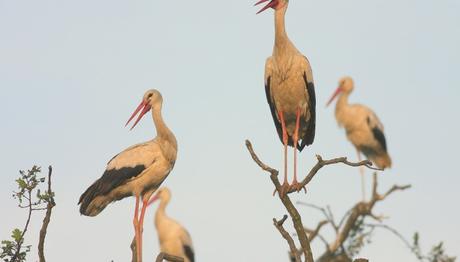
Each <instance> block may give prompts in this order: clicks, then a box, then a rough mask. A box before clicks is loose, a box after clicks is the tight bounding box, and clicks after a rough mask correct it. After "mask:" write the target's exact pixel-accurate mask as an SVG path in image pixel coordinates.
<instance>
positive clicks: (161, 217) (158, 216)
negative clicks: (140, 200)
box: [155, 199, 169, 227]
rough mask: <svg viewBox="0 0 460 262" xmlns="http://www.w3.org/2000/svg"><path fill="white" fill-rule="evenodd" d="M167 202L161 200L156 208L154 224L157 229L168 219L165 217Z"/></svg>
mask: <svg viewBox="0 0 460 262" xmlns="http://www.w3.org/2000/svg"><path fill="white" fill-rule="evenodd" d="M168 203H169V200H166V199H162V200H161V202H160V205H159V206H158V209H157V212H156V213H155V224H156V226H157V227H158V226H159V224H161V223H162V222H163V221H165V219H167V218H168V216H167V215H166V206H167V205H168Z"/></svg>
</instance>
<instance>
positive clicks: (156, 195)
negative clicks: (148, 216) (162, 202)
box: [147, 193, 160, 206]
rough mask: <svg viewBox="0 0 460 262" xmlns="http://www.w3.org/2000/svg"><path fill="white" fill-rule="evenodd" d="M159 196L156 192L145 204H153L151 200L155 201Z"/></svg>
mask: <svg viewBox="0 0 460 262" xmlns="http://www.w3.org/2000/svg"><path fill="white" fill-rule="evenodd" d="M159 198H160V194H159V193H156V194H155V195H154V196H153V197H152V198H151V199H150V200H149V202H148V203H147V206H150V205H151V204H153V202H155V201H157V200H158V199H159Z"/></svg>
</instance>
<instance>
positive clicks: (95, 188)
mask: <svg viewBox="0 0 460 262" xmlns="http://www.w3.org/2000/svg"><path fill="white" fill-rule="evenodd" d="M162 104H163V98H162V96H161V94H160V92H158V91H157V90H149V91H147V92H146V93H145V95H144V97H143V98H142V102H141V103H140V105H139V106H138V107H137V109H136V110H135V111H134V113H133V114H132V115H131V117H130V118H129V120H128V122H127V123H126V125H128V123H129V122H130V121H131V120H132V119H133V118H134V117H135V116H136V115H137V114H138V113H139V112H140V114H139V117H138V118H137V120H136V122H134V125H133V126H132V128H134V127H135V126H136V124H137V123H138V122H139V120H140V119H141V118H142V117H143V116H144V115H145V114H146V113H147V112H148V111H150V109H151V110H152V116H153V122H154V124H155V128H156V131H157V136H156V137H155V138H154V139H153V140H150V141H147V142H144V143H141V144H137V145H134V146H131V147H129V148H127V149H125V150H124V151H122V152H120V153H119V154H117V155H116V156H114V157H113V158H112V159H111V160H110V161H109V162H108V163H107V168H106V170H105V172H104V174H103V175H102V177H101V178H99V179H98V180H96V181H95V182H94V183H93V184H92V185H91V186H90V187H89V188H88V189H87V190H86V191H85V192H84V193H83V194H82V195H81V197H80V200H79V202H78V203H79V204H81V206H80V213H81V214H83V215H86V216H96V215H98V214H99V213H100V212H101V211H102V210H103V209H104V208H105V207H106V206H107V205H108V204H110V203H111V202H114V201H117V200H121V199H123V198H125V197H128V196H135V197H136V206H135V209H134V219H133V224H134V229H135V237H136V244H137V247H138V248H137V257H138V261H139V262H141V261H142V256H141V254H142V227H143V220H144V214H145V210H146V208H147V206H148V200H149V199H150V196H151V195H152V194H153V193H154V192H155V190H156V189H157V188H158V187H159V186H160V185H161V183H162V182H163V181H164V180H165V179H166V177H167V176H168V174H169V173H170V172H171V170H172V169H173V167H174V163H175V161H176V154H177V141H176V138H175V136H174V134H173V133H172V132H171V130H170V129H169V128H168V127H167V126H166V124H165V122H164V121H163V118H162V116H161V107H162ZM132 128H131V129H132ZM141 197H142V198H143V199H142V201H143V206H142V210H141V213H140V216H139V214H138V212H139V201H140V198H141Z"/></svg>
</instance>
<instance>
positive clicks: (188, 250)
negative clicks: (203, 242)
mask: <svg viewBox="0 0 460 262" xmlns="http://www.w3.org/2000/svg"><path fill="white" fill-rule="evenodd" d="M182 247H183V248H184V253H185V256H186V257H187V258H188V260H190V262H195V253H194V252H193V249H192V248H191V247H190V246H188V245H183V246H182Z"/></svg>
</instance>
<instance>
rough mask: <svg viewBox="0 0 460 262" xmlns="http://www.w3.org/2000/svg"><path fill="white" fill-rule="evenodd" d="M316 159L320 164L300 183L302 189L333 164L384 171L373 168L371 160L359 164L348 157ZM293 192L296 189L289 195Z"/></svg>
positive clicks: (318, 156)
mask: <svg viewBox="0 0 460 262" xmlns="http://www.w3.org/2000/svg"><path fill="white" fill-rule="evenodd" d="M316 158H317V159H318V162H317V163H316V165H315V166H314V167H313V168H312V169H311V170H310V172H309V173H308V175H307V176H306V177H305V178H304V179H303V180H302V182H300V185H301V186H302V187H304V186H306V185H307V184H308V183H310V181H311V180H312V179H313V177H315V175H316V174H317V173H318V171H319V170H320V169H321V168H323V167H324V166H327V165H333V164H338V163H343V164H345V165H348V166H352V167H358V166H365V167H367V168H369V169H372V170H378V171H381V170H382V169H379V168H375V167H372V162H371V161H369V160H363V161H361V162H357V163H353V162H349V161H348V160H347V158H346V157H338V158H334V159H330V160H323V158H322V157H321V156H320V155H316ZM292 192H295V190H294V189H292V190H290V191H289V193H292Z"/></svg>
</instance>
